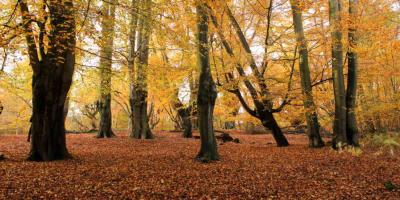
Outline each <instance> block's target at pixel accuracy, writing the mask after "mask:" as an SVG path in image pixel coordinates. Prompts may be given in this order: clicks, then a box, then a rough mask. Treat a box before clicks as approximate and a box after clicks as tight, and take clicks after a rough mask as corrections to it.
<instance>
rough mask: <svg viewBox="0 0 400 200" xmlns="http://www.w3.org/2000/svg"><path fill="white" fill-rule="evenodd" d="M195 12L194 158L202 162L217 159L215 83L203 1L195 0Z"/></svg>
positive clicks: (205, 7)
mask: <svg viewBox="0 0 400 200" xmlns="http://www.w3.org/2000/svg"><path fill="white" fill-rule="evenodd" d="M196 3H197V5H196V12H197V29H198V30H197V42H198V44H197V48H198V52H197V57H198V65H199V67H200V78H199V91H198V95H197V106H198V116H199V129H200V138H201V147H200V152H199V153H198V154H197V157H196V159H197V160H199V161H202V162H209V161H212V160H218V159H219V155H218V150H217V141H216V139H215V134H214V127H213V112H214V106H215V101H216V99H217V89H216V85H215V83H214V81H213V79H212V75H211V69H210V60H209V44H208V14H207V9H208V7H207V5H206V4H205V2H203V1H197V2H196Z"/></svg>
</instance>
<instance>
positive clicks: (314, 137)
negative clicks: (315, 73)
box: [290, 0, 324, 147]
mask: <svg viewBox="0 0 400 200" xmlns="http://www.w3.org/2000/svg"><path fill="white" fill-rule="evenodd" d="M290 4H291V6H292V14H293V25H294V31H295V33H296V41H297V45H298V49H299V54H300V61H299V66H300V78H301V88H302V93H303V98H304V100H303V104H304V108H305V115H306V121H307V135H308V139H309V146H310V147H322V146H324V142H323V141H322V139H321V135H320V133H319V123H318V114H317V110H316V106H315V104H314V100H313V95H312V87H311V79H310V68H309V65H308V49H307V41H306V39H305V36H304V30H303V17H302V11H301V8H300V5H299V4H300V3H299V1H298V0H291V1H290Z"/></svg>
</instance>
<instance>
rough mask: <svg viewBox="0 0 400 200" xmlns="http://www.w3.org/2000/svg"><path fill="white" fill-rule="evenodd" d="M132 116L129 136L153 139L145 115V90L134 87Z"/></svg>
mask: <svg viewBox="0 0 400 200" xmlns="http://www.w3.org/2000/svg"><path fill="white" fill-rule="evenodd" d="M132 116H133V120H134V123H133V127H132V132H131V134H130V136H131V137H132V138H135V139H153V138H154V136H153V134H152V132H151V130H150V126H149V119H148V116H147V91H141V90H138V89H134V93H133V113H132Z"/></svg>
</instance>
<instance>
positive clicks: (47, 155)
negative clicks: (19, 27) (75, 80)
mask: <svg viewBox="0 0 400 200" xmlns="http://www.w3.org/2000/svg"><path fill="white" fill-rule="evenodd" d="M18 3H19V8H20V11H21V17H22V23H23V28H24V31H25V38H26V42H27V47H28V54H29V60H30V65H31V67H32V70H33V77H32V79H33V80H32V105H33V108H32V110H33V111H32V116H31V127H30V130H29V133H30V137H31V140H30V141H31V149H30V152H29V157H28V159H29V160H32V161H51V160H58V159H66V158H70V157H71V155H70V154H69V152H68V150H67V147H66V138H65V121H64V119H65V118H64V112H63V111H64V105H65V101H66V98H67V94H68V91H69V89H70V86H71V82H72V76H73V72H74V64H75V53H74V51H75V19H74V7H73V1H72V0H65V1H56V0H50V1H48V2H46V4H43V5H42V6H43V7H42V8H43V10H41V12H42V14H43V15H42V16H43V18H39V19H36V20H32V19H33V16H32V15H31V13H30V11H29V6H28V4H27V1H26V0H19V1H18ZM34 24H35V25H36V26H37V27H39V28H38V29H39V31H38V34H35V33H34V31H33V29H34Z"/></svg>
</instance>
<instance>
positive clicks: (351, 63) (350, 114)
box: [346, 0, 359, 146]
mask: <svg viewBox="0 0 400 200" xmlns="http://www.w3.org/2000/svg"><path fill="white" fill-rule="evenodd" d="M357 7H358V0H349V16H350V25H349V26H350V28H349V32H348V40H349V49H348V52H347V57H348V72H347V92H346V120H347V121H346V135H347V142H348V144H349V145H352V146H359V143H358V128H357V119H356V112H355V108H356V97H357V68H358V55H357V53H356V52H355V48H356V46H357V35H356V34H357V30H356V19H357Z"/></svg>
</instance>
